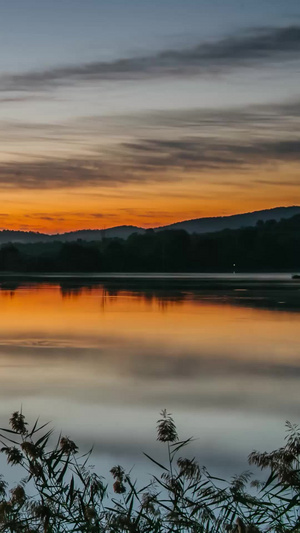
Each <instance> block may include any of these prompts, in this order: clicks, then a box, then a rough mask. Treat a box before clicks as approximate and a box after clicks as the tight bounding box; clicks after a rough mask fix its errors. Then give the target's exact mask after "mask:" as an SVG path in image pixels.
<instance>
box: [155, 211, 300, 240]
mask: <svg viewBox="0 0 300 533" xmlns="http://www.w3.org/2000/svg"><path fill="white" fill-rule="evenodd" d="M299 214H300V207H299V206H291V207H275V208H273V209H264V210H263V211H253V212H252V213H242V214H238V215H231V216H224V217H208V218H196V219H193V220H184V221H183V222H176V223H175V224H170V225H169V226H164V227H162V228H158V229H160V230H165V229H168V230H169V229H176V230H177V229H178V230H179V229H183V230H185V231H187V232H188V233H212V232H215V231H222V230H223V229H240V228H243V227H251V226H252V227H253V226H255V225H256V224H257V222H258V221H259V220H262V221H263V222H266V221H268V220H276V222H278V221H279V220H281V219H282V218H291V217H293V216H294V215H299Z"/></svg>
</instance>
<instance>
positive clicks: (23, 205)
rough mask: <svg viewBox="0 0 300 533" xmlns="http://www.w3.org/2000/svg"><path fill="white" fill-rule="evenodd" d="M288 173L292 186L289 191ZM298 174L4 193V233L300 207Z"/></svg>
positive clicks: (0, 219)
mask: <svg viewBox="0 0 300 533" xmlns="http://www.w3.org/2000/svg"><path fill="white" fill-rule="evenodd" d="M288 171H289V176H290V178H289V179H290V183H289V184H288V185H287V186H285V187H283V185H285V181H286V175H287V174H286V173H287V172H288ZM295 176H296V173H295V168H294V169H292V168H291V167H290V166H286V167H283V168H281V169H280V172H278V173H277V174H274V172H273V170H268V171H266V170H263V169H262V170H261V171H260V172H259V173H257V174H255V176H254V175H253V173H250V172H249V173H248V172H245V173H243V174H238V173H235V174H229V173H227V174H226V175H225V174H222V176H220V175H219V174H218V175H212V174H211V173H210V174H207V175H203V179H202V176H199V175H197V176H190V175H189V176H186V178H185V179H182V180H181V181H180V180H178V181H174V182H168V181H163V180H162V181H161V182H158V181H156V182H148V183H144V182H141V183H140V184H138V185H137V184H127V185H122V186H119V187H101V188H100V187H98V188H97V187H82V188H70V189H45V190H43V189H41V190H36V189H7V188H6V189H2V191H1V193H0V194H1V200H2V212H0V229H10V230H23V231H39V232H45V233H64V232H67V231H74V230H80V229H103V228H109V227H115V226H121V225H134V226H139V227H143V228H149V227H157V226H164V225H168V224H172V223H174V222H179V221H182V220H189V219H193V218H203V217H214V216H226V215H233V214H238V213H246V212H251V211H258V210H262V209H270V208H273V207H279V206H289V205H300V191H299V187H298V186H297V185H296V184H295V185H294V183H293V180H294V181H295V183H296V180H295Z"/></svg>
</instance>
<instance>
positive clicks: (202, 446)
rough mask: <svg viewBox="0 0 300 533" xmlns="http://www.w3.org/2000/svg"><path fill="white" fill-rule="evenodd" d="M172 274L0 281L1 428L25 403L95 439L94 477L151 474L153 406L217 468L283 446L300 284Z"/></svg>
mask: <svg viewBox="0 0 300 533" xmlns="http://www.w3.org/2000/svg"><path fill="white" fill-rule="evenodd" d="M183 277H184V276H183ZM183 277H182V276H181V277H180V276H177V277H176V276H170V277H169V278H166V277H163V276H154V277H153V276H152V279H145V277H141V278H139V279H138V280H137V279H134V278H133V277H131V279H128V276H127V277H126V278H127V279H116V278H114V277H113V276H110V277H107V279H102V280H92V281H90V282H89V283H88V282H87V281H86V280H85V281H82V280H81V281H80V280H76V279H74V278H65V279H64V280H60V281H59V280H58V279H51V278H49V279H47V280H45V279H44V280H40V281H39V283H37V282H36V281H34V280H31V281H28V280H27V281H22V282H17V281H16V278H13V279H10V280H6V281H5V280H4V281H3V280H2V282H1V290H0V365H1V374H0V384H1V387H0V395H1V407H0V418H1V426H6V425H7V420H8V417H9V415H10V413H11V412H12V411H14V410H19V409H20V408H21V407H22V409H23V412H24V413H25V415H27V417H28V419H29V421H33V420H34V419H35V418H36V417H38V416H40V418H41V421H43V422H45V421H48V420H49V421H51V425H52V426H53V427H55V428H56V429H57V431H58V432H59V431H60V430H62V431H63V433H65V434H67V435H68V436H70V437H71V438H72V439H74V440H75V441H76V442H77V443H78V444H80V446H81V447H82V449H83V450H84V451H86V450H87V449H88V448H89V447H90V446H91V445H94V461H93V462H94V463H96V465H97V467H99V468H101V469H102V470H103V472H104V474H105V475H107V472H108V470H109V468H110V467H111V466H113V465H114V464H116V463H118V464H123V465H124V466H125V467H126V468H130V467H132V466H134V473H136V475H140V473H141V472H149V471H151V470H152V467H151V466H150V465H149V464H147V465H146V464H145V457H144V456H143V454H142V452H143V451H145V452H147V453H148V454H153V455H155V457H157V458H160V459H161V458H162V457H163V454H164V450H162V449H161V445H159V444H158V443H157V442H156V440H155V439H156V434H155V426H156V420H157V418H158V417H159V411H160V410H161V409H163V408H167V410H168V411H169V412H171V413H173V415H174V418H175V421H176V422H177V426H178V430H179V434H180V436H181V437H189V436H191V435H192V436H194V437H195V441H194V442H193V444H192V447H191V452H190V453H192V455H196V457H197V458H198V459H199V461H200V463H201V464H204V465H206V466H207V467H208V468H209V470H210V471H212V472H213V473H215V474H218V475H226V476H228V475H233V474H235V473H238V472H240V471H241V470H243V469H244V468H247V461H246V459H247V455H248V453H249V452H251V451H252V450H253V449H254V448H256V449H259V450H261V451H263V450H265V449H269V450H270V449H274V448H275V447H277V446H279V445H281V444H282V443H283V438H284V422H285V420H286V419H289V420H291V421H292V422H296V423H297V422H299V405H300V387H299V382H300V380H299V378H300V283H299V282H298V283H297V282H292V281H291V275H278V276H276V275H264V276H252V275H248V276H247V275H240V276H202V277H201V276H200V277H199V276H198V278H197V277H195V276H192V278H189V277H188V276H187V278H188V280H187V281H186V280H184V279H183ZM121 278H122V277H121ZM150 278H151V276H150ZM4 461H5V459H4V458H3V462H4ZM2 470H3V469H2Z"/></svg>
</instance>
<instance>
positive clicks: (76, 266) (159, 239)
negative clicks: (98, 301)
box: [0, 215, 300, 272]
mask: <svg viewBox="0 0 300 533" xmlns="http://www.w3.org/2000/svg"><path fill="white" fill-rule="evenodd" d="M299 268H300V215H296V216H294V217H292V218H290V219H282V220H281V221H280V222H276V221H275V220H269V221H267V222H263V221H259V222H258V223H257V224H256V226H255V227H246V228H241V229H238V230H223V231H220V232H216V233H206V234H192V235H190V234H188V233H187V232H186V231H184V230H167V231H154V230H147V231H146V232H145V233H144V234H137V233H135V234H133V235H131V236H130V237H128V238H127V239H126V240H124V239H120V238H103V239H102V240H100V241H92V242H86V241H83V240H77V241H75V242H53V243H43V242H40V243H28V244H18V243H9V244H5V245H2V247H1V249H0V271H2V272H3V271H12V272H217V271H222V272H232V271H233V270H235V271H240V272H243V271H276V270H277V271H280V270H281V271H284V270H291V271H293V270H297V269H299Z"/></svg>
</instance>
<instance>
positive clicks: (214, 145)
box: [0, 136, 300, 189]
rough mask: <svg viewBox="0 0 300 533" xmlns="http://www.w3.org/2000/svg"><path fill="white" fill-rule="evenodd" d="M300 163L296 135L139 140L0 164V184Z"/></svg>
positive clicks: (132, 178) (158, 177)
mask: <svg viewBox="0 0 300 533" xmlns="http://www.w3.org/2000/svg"><path fill="white" fill-rule="evenodd" d="M299 161H300V139H299V138H292V139H276V140H260V139H254V140H252V141H249V140H248V141H246V140H241V142H237V141H233V140H232V141H223V140H222V139H208V138H206V137H199V136H198V137H183V138H180V139H177V140H162V139H151V138H149V139H141V140H137V141H135V142H131V143H130V142H128V143H123V144H120V145H118V146H117V147H115V149H114V150H112V151H111V152H110V153H108V154H106V155H105V157H104V158H103V159H102V158H101V156H97V154H94V155H91V158H90V159H55V158H53V159H42V160H38V159H37V160H35V161H29V162H26V161H23V162H8V163H2V164H1V165H0V186H2V187H4V188H6V189H9V188H14V187H20V188H25V189H56V188H64V187H81V186H106V187H114V186H118V185H126V184H129V183H147V182H155V181H158V182H159V181H162V180H164V181H171V182H174V181H176V180H181V179H182V178H183V177H184V176H186V175H188V173H189V172H195V171H197V172H202V171H210V170H214V171H216V170H217V171H220V172H221V171H224V170H231V169H241V170H248V169H252V170H253V168H254V167H255V166H257V165H267V164H270V163H272V164H277V163H282V162H289V163H298V162H299Z"/></svg>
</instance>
